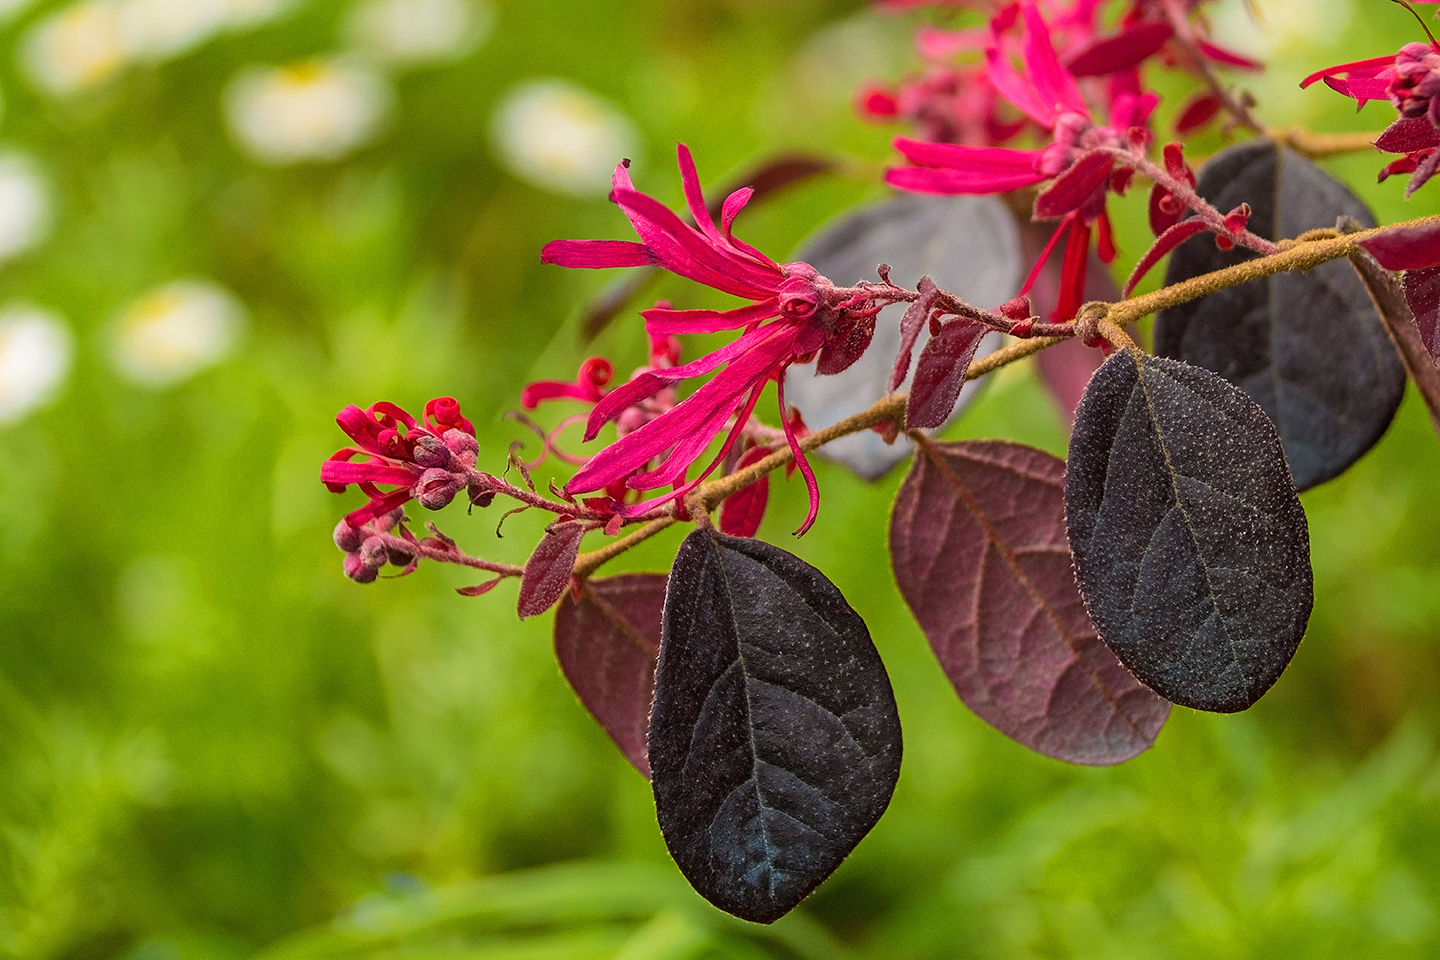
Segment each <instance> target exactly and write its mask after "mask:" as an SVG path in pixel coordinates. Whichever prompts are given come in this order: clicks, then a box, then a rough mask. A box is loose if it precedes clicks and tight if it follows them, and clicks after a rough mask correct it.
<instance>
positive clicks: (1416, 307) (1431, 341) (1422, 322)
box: [1403, 266, 1440, 360]
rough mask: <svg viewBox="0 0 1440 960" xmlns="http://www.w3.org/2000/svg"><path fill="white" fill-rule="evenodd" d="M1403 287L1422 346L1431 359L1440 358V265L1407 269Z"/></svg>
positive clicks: (1406, 302)
mask: <svg viewBox="0 0 1440 960" xmlns="http://www.w3.org/2000/svg"><path fill="white" fill-rule="evenodd" d="M1403 287H1404V290H1405V304H1406V305H1407V306H1408V307H1409V308H1410V312H1411V313H1412V314H1414V316H1415V328H1416V330H1417V331H1418V332H1419V333H1420V344H1421V346H1423V347H1424V348H1425V349H1426V351H1427V352H1428V353H1429V354H1430V359H1431V360H1440V266H1434V267H1421V268H1420V269H1417V270H1406V271H1405V279H1404V282H1403Z"/></svg>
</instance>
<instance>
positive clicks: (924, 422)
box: [905, 317, 989, 430]
mask: <svg viewBox="0 0 1440 960" xmlns="http://www.w3.org/2000/svg"><path fill="white" fill-rule="evenodd" d="M988 332H989V328H988V327H986V326H985V325H984V324H983V323H979V322H977V321H974V320H963V319H960V318H958V317H957V318H956V319H953V320H950V321H948V322H947V323H946V324H945V325H944V326H943V327H941V328H940V332H939V333H937V334H935V336H933V337H931V338H930V342H929V343H927V344H925V349H924V350H921V351H920V360H919V361H918V362H917V363H916V364H915V382H914V383H913V384H911V386H910V402H909V403H907V404H906V405H905V429H906V430H920V429H933V428H935V427H939V426H941V425H943V424H944V423H945V421H946V420H949V419H950V414H951V413H952V412H953V411H954V410H955V403H956V401H957V400H959V399H960V388H961V387H963V386H965V374H966V372H967V371H968V370H969V369H970V361H972V360H974V359H975V350H976V348H977V347H979V346H980V341H981V340H982V339H983V338H984V336H985V334H986V333H988Z"/></svg>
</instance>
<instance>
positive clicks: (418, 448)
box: [415, 434, 450, 467]
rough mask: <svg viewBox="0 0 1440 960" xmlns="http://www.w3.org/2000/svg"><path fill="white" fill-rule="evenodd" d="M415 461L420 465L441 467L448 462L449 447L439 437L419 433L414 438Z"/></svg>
mask: <svg viewBox="0 0 1440 960" xmlns="http://www.w3.org/2000/svg"><path fill="white" fill-rule="evenodd" d="M415 462H416V463H418V464H420V466H422V467H443V466H445V464H447V463H449V462H450V448H449V447H448V446H446V445H445V441H443V440H441V439H440V438H439V437H432V436H429V435H428V434H425V435H421V436H420V437H417V438H416V440H415Z"/></svg>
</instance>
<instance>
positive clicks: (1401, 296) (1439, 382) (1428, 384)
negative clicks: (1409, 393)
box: [1350, 252, 1440, 432]
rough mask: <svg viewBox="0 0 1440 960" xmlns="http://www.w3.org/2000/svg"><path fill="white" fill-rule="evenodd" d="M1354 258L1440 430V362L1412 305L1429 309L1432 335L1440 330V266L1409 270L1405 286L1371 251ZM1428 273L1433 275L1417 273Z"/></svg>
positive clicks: (1402, 358) (1381, 316) (1358, 270)
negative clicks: (1438, 315)
mask: <svg viewBox="0 0 1440 960" xmlns="http://www.w3.org/2000/svg"><path fill="white" fill-rule="evenodd" d="M1350 262H1351V263H1352V264H1354V265H1355V271H1356V272H1357V273H1359V274H1360V279H1361V280H1363V281H1364V282H1365V286H1366V288H1367V289H1368V290H1369V291H1370V298H1371V299H1372V300H1374V301H1375V309H1376V310H1378V311H1379V313H1380V318H1381V319H1382V320H1384V321H1385V328H1386V329H1387V330H1388V331H1389V332H1390V339H1391V340H1393V341H1395V346H1396V347H1398V348H1399V350H1400V359H1401V360H1403V361H1404V362H1405V370H1406V371H1407V372H1408V373H1409V374H1410V379H1411V380H1413V381H1415V386H1416V387H1417V388H1418V389H1419V390H1420V396H1421V398H1422V399H1423V400H1424V401H1425V407H1426V409H1428V410H1429V411H1430V420H1431V422H1432V423H1434V424H1435V430H1436V432H1440V365H1437V363H1436V361H1435V359H1434V357H1433V350H1432V349H1431V348H1430V347H1427V345H1426V343H1425V340H1424V336H1423V335H1422V333H1421V330H1420V328H1419V327H1418V326H1417V324H1416V319H1415V316H1414V314H1413V313H1412V312H1411V311H1412V309H1420V310H1422V311H1424V312H1426V313H1427V315H1428V317H1429V322H1430V326H1429V330H1430V331H1431V335H1432V337H1433V336H1435V335H1436V334H1437V333H1440V331H1437V329H1436V328H1437V326H1440V325H1437V324H1436V308H1437V307H1440V302H1437V299H1440V276H1436V274H1440V269H1435V268H1431V269H1429V270H1412V271H1410V272H1409V273H1406V274H1405V276H1404V280H1405V286H1404V287H1402V286H1401V283H1400V281H1398V280H1396V279H1395V276H1394V274H1392V273H1390V272H1389V271H1388V270H1386V269H1385V268H1384V267H1382V266H1380V264H1378V263H1376V262H1375V258H1374V257H1372V256H1370V255H1369V254H1368V253H1364V252H1361V253H1354V254H1351V255H1350ZM1426 273H1430V274H1431V276H1429V277H1424V276H1418V277H1417V276H1415V275H1416V274H1426ZM1412 278H1413V279H1412ZM1412 285H1413V286H1414V287H1415V289H1414V290H1413V291H1412V290H1410V289H1408V288H1409V287H1410V286H1412ZM1407 294H1408V296H1407ZM1411 301H1413V303H1412V302H1411ZM1433 342H1434V341H1433V340H1432V343H1433Z"/></svg>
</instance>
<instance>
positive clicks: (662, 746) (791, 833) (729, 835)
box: [649, 529, 901, 923]
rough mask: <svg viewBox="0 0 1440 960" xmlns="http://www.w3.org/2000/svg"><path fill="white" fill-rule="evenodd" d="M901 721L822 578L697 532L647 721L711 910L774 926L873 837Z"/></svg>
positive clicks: (693, 870) (891, 778)
mask: <svg viewBox="0 0 1440 960" xmlns="http://www.w3.org/2000/svg"><path fill="white" fill-rule="evenodd" d="M900 751H901V741H900V719H899V716H898V714H897V713H896V709H895V697H894V695H893V693H892V692H891V689H890V680H889V677H888V676H887V674H886V673H885V667H884V665H883V664H882V663H881V662H880V656H879V654H878V653H876V651H875V647H874V645H873V644H872V643H871V642H870V633H869V631H868V630H867V629H866V627H865V622H864V621H863V620H861V619H860V616H859V615H858V614H856V613H855V611H854V610H852V609H851V608H850V605H849V604H848V603H846V602H845V598H844V597H843V596H841V594H840V591H839V590H837V589H836V588H835V585H834V584H832V583H831V582H830V581H829V580H827V579H826V578H825V576H824V575H823V574H821V573H820V571H818V570H816V569H815V568H814V567H812V566H810V565H809V564H807V563H805V562H804V561H803V560H800V559H799V558H798V557H795V556H793V555H791V554H789V553H786V552H785V551H784V550H781V549H779V548H778V547H773V546H771V545H770V544H767V543H764V542H762V541H759V540H746V539H740V538H736V537H727V536H725V535H723V534H719V533H715V532H713V531H710V530H704V529H698V530H695V531H694V532H693V533H691V534H690V535H689V536H688V537H686V538H685V541H684V542H683V543H682V544H681V545H680V551H679V553H678V554H677V555H676V558H675V566H674V568H673V569H672V570H671V572H670V585H669V590H668V592H667V595H666V598H665V618H664V633H663V639H662V641H661V647H660V661H659V666H658V667H657V669H656V674H655V704H654V708H653V710H652V712H651V720H650V752H649V756H650V765H651V768H652V782H653V785H654V789H655V811H656V815H657V816H658V818H659V820H660V830H661V832H662V833H663V834H664V835H665V843H666V845H667V846H668V847H669V848H670V855H671V856H672V857H674V858H675V862H676V863H677V864H678V865H679V867H680V869H681V871H682V872H683V873H684V874H685V876H686V878H687V879H689V881H690V883H691V884H692V885H693V886H694V887H695V889H696V890H698V891H699V892H700V894H701V895H702V896H704V897H705V898H706V899H707V900H709V901H710V902H711V903H713V904H715V906H717V907H719V908H720V909H722V910H725V911H727V912H729V913H732V914H734V915H736V916H738V917H742V918H744V919H746V920H752V921H755V922H757V923H770V922H771V921H774V920H776V919H778V918H779V917H781V916H783V915H784V914H786V913H787V912H789V911H790V910H791V909H792V908H794V906H795V905H796V904H798V903H799V902H800V901H801V900H802V899H804V897H805V896H806V895H807V894H809V893H810V891H812V890H814V889H815V887H816V886H817V885H819V883H820V882H821V881H822V880H824V879H825V878H826V877H827V876H829V875H830V873H831V872H832V871H834V869H835V868H836V867H838V866H839V865H840V863H841V861H842V860H844V859H845V857H846V856H847V855H849V853H850V851H851V850H852V849H854V847H855V845H856V844H857V843H859V842H860V840H861V838H863V837H864V836H865V834H866V833H868V832H869V830H870V828H871V827H873V826H874V825H875V822H876V821H877V820H879V819H880V815H881V814H882V813H884V812H885V807H886V806H887V805H888V804H889V802H890V795H891V793H892V792H893V791H894V789H895V781H896V779H897V778H898V776H899V773H900Z"/></svg>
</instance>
